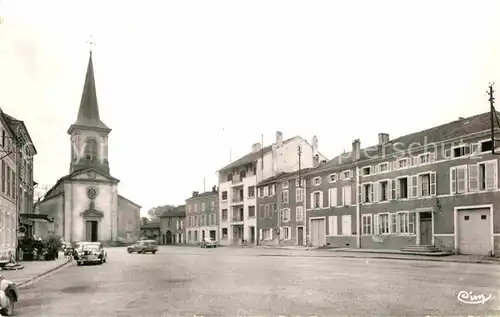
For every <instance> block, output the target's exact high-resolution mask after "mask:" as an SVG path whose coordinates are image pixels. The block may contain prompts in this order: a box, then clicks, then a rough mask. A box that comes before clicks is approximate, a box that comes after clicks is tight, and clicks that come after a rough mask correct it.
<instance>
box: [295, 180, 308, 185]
mask: <svg viewBox="0 0 500 317" xmlns="http://www.w3.org/2000/svg"><path fill="white" fill-rule="evenodd" d="M300 183H302V185H301V184H300ZM295 187H306V180H305V179H303V178H300V182H299V178H297V179H296V180H295Z"/></svg>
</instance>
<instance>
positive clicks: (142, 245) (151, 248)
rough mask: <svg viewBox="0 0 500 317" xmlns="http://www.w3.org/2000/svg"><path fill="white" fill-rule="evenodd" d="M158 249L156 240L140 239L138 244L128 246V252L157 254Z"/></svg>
mask: <svg viewBox="0 0 500 317" xmlns="http://www.w3.org/2000/svg"><path fill="white" fill-rule="evenodd" d="M157 251H158V246H157V245H156V241H154V240H141V241H138V242H137V243H136V244H133V245H131V246H128V247H127V252H128V253H133V252H137V253H139V254H140V253H147V252H150V253H153V254H155V253H156V252H157Z"/></svg>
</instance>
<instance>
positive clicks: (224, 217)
mask: <svg viewBox="0 0 500 317" xmlns="http://www.w3.org/2000/svg"><path fill="white" fill-rule="evenodd" d="M224 220H227V209H222V221H224Z"/></svg>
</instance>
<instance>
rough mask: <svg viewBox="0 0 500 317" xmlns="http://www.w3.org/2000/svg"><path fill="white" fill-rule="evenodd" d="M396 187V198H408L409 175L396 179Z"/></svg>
mask: <svg viewBox="0 0 500 317" xmlns="http://www.w3.org/2000/svg"><path fill="white" fill-rule="evenodd" d="M394 183H395V185H396V187H395V189H394V188H393V190H394V191H395V194H396V197H395V198H396V199H406V198H408V176H404V177H400V178H398V179H396V180H395V181H394Z"/></svg>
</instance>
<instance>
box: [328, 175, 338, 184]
mask: <svg viewBox="0 0 500 317" xmlns="http://www.w3.org/2000/svg"><path fill="white" fill-rule="evenodd" d="M336 181H337V174H335V173H334V174H330V175H328V182H330V183H334V182H336Z"/></svg>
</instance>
